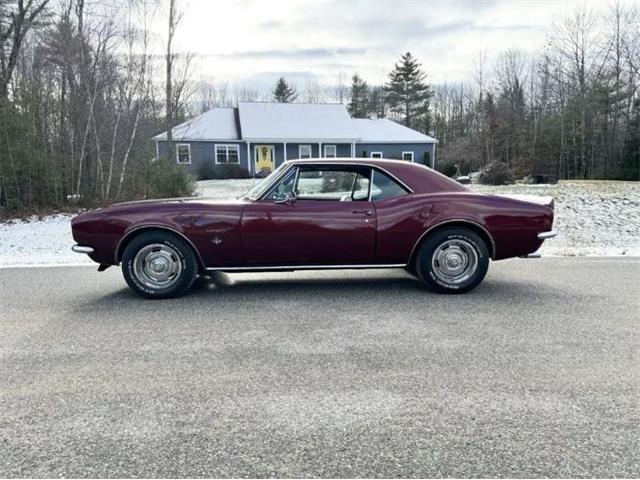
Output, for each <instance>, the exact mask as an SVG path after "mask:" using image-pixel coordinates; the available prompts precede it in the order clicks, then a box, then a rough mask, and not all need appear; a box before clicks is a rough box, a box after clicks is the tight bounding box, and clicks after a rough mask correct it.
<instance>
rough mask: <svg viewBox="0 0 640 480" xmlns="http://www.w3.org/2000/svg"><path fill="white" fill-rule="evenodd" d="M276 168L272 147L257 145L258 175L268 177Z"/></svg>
mask: <svg viewBox="0 0 640 480" xmlns="http://www.w3.org/2000/svg"><path fill="white" fill-rule="evenodd" d="M275 168H276V161H275V158H274V156H273V146H272V145H256V173H258V174H262V175H266V174H269V173H271V172H273V170H275Z"/></svg>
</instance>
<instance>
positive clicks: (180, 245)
mask: <svg viewBox="0 0 640 480" xmlns="http://www.w3.org/2000/svg"><path fill="white" fill-rule="evenodd" d="M122 273H123V275H124V279H125V280H126V282H127V284H128V285H129V287H131V289H132V290H133V291H134V292H136V293H137V294H138V295H140V296H142V297H145V298H171V297H177V296H179V295H182V294H183V293H184V292H185V291H186V290H187V289H188V288H189V287H190V286H191V285H192V284H193V282H194V280H195V279H196V277H197V276H198V262H197V259H196V256H195V253H194V252H193V250H192V248H191V247H190V246H189V245H188V244H187V242H185V241H184V240H183V239H182V238H180V237H179V236H178V235H175V234H172V233H169V232H162V231H157V232H148V233H143V234H141V235H140V236H138V237H136V238H134V239H133V240H132V241H131V242H130V243H129V244H128V245H127V247H126V248H125V250H124V253H123V254H122Z"/></svg>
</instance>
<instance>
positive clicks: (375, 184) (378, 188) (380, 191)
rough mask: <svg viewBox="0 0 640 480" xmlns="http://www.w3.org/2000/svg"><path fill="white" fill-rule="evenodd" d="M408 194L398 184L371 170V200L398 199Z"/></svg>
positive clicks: (386, 176) (388, 177)
mask: <svg viewBox="0 0 640 480" xmlns="http://www.w3.org/2000/svg"><path fill="white" fill-rule="evenodd" d="M408 193H409V192H407V190H405V188H404V187H402V186H401V185H400V184H399V183H398V182H396V181H395V180H394V179H392V178H391V177H390V176H388V175H385V174H384V173H382V172H380V171H378V170H375V169H374V170H373V175H372V182H371V200H373V201H375V200H386V199H387V198H394V197H400V196H402V195H407V194H408Z"/></svg>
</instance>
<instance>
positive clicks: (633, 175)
mask: <svg viewBox="0 0 640 480" xmlns="http://www.w3.org/2000/svg"><path fill="white" fill-rule="evenodd" d="M622 179H623V180H640V100H635V101H634V103H633V112H632V114H631V120H630V122H629V130H628V132H627V138H626V139H625V142H624V152H623V155H622Z"/></svg>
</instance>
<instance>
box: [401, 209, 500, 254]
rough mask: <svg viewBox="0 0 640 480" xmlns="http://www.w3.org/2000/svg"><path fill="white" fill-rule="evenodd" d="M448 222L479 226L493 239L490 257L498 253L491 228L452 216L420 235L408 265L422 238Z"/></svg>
mask: <svg viewBox="0 0 640 480" xmlns="http://www.w3.org/2000/svg"><path fill="white" fill-rule="evenodd" d="M448 223H467V224H469V225H473V226H474V227H479V228H480V229H481V230H482V231H483V232H484V233H486V234H487V237H489V240H490V241H491V252H489V253H490V257H491V258H494V257H495V255H496V244H495V242H494V240H493V236H492V235H491V234H490V233H489V230H487V229H486V228H484V227H483V226H482V225H480V224H479V223H477V222H474V221H471V220H467V219H465V218H451V219H449V220H444V221H442V222H440V223H436V224H435V225H432V226H430V227H429V228H427V229H426V230H425V231H424V232H423V233H422V235H420V237H418V240H416V243H414V244H413V248H412V249H411V253H410V254H409V258H408V259H407V265H409V262H411V259H412V258H413V255H414V253H415V252H416V248H418V245H419V244H420V242H421V241H422V239H423V238H424V237H425V236H426V235H428V234H429V232H431V231H432V230H433V229H435V228H438V227H441V226H443V225H446V224H448Z"/></svg>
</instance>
